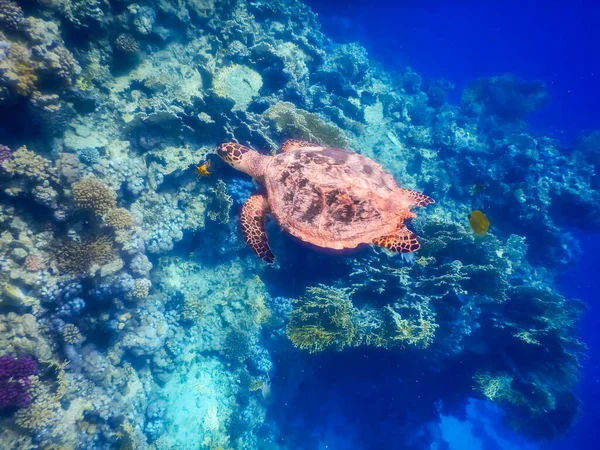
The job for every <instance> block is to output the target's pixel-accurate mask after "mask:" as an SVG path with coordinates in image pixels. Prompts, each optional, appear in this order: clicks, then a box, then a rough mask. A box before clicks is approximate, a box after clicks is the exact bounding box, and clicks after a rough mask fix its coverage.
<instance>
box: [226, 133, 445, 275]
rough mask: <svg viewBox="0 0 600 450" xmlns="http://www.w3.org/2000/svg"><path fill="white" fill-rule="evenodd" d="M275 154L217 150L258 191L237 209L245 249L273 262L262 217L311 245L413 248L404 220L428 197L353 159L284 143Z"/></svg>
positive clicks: (231, 145)
mask: <svg viewBox="0 0 600 450" xmlns="http://www.w3.org/2000/svg"><path fill="white" fill-rule="evenodd" d="M281 150H282V152H281V153H278V154H276V155H274V156H268V155H262V154H260V153H258V152H257V151H255V150H252V149H251V148H249V147H245V146H243V145H241V144H237V143H235V142H227V143H225V144H221V145H219V147H218V148H217V153H218V155H219V156H220V157H221V158H222V159H223V160H224V161H225V162H226V163H228V164H229V165H231V166H232V167H234V168H236V169H238V170H241V171H242V172H245V173H247V174H248V175H250V176H251V177H253V178H254V179H256V180H257V181H258V182H259V183H260V184H262V185H263V186H264V188H265V192H264V193H261V194H255V195H252V196H251V197H250V198H249V199H248V200H247V201H246V203H244V206H243V207H242V213H241V222H242V231H243V234H244V239H245V240H246V243H247V244H248V245H249V246H250V247H251V248H252V250H254V252H256V254H257V255H258V256H260V257H261V258H262V259H263V260H265V261H266V262H267V263H273V262H274V260H275V256H274V255H273V252H272V251H271V249H270V248H269V244H268V242H267V236H266V234H265V216H266V214H271V215H272V216H273V217H274V218H275V220H276V221H277V223H278V224H279V225H280V226H281V227H282V228H283V229H284V230H286V231H287V232H289V233H290V234H292V235H293V236H296V237H297V238H299V239H301V240H302V241H305V242H309V243H311V244H314V245H316V246H319V247H324V248H332V249H345V248H355V247H357V246H358V245H360V244H374V245H379V246H381V247H385V248H387V249H389V250H392V251H396V252H402V253H409V252H415V251H417V250H418V249H419V247H420V245H419V241H418V240H417V236H416V235H415V234H414V233H413V232H412V231H410V230H409V229H408V228H406V225H405V224H404V221H405V220H406V219H410V218H413V217H416V215H415V213H413V212H411V211H410V208H411V207H412V206H427V205H430V204H432V203H434V200H433V199H432V198H430V197H428V196H426V195H424V194H421V193H419V192H415V191H410V190H408V189H403V188H401V187H400V186H399V185H398V183H396V181H395V180H394V178H393V177H392V175H391V174H390V173H388V172H387V171H385V170H384V169H383V167H381V166H380V165H379V164H377V163H376V162H374V161H372V160H371V159H369V158H367V157H365V156H361V155H359V154H357V153H353V152H350V151H347V150H344V149H339V148H327V147H322V146H319V145H316V144H312V143H310V142H306V141H298V140H289V141H286V142H285V143H284V144H283V145H282V147H281Z"/></svg>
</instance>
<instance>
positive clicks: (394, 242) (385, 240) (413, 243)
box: [373, 227, 421, 253]
mask: <svg viewBox="0 0 600 450" xmlns="http://www.w3.org/2000/svg"><path fill="white" fill-rule="evenodd" d="M373 244H375V245H379V246H380V247H383V248H387V249H388V250H391V251H393V252H400V253H411V252H416V251H417V250H419V249H420V248H421V244H419V241H418V240H417V235H416V234H415V233H413V232H412V231H410V230H409V229H408V228H406V227H404V228H402V229H401V230H400V231H398V232H397V233H396V234H390V235H388V236H382V237H380V238H377V239H374V240H373Z"/></svg>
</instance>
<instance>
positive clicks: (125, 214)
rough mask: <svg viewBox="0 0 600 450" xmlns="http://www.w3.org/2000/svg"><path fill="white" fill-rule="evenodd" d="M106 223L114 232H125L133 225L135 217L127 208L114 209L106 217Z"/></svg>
mask: <svg viewBox="0 0 600 450" xmlns="http://www.w3.org/2000/svg"><path fill="white" fill-rule="evenodd" d="M104 221H105V222H106V224H107V225H109V226H110V227H112V228H113V229H114V230H124V229H126V228H130V227H131V226H132V225H133V217H132V215H131V213H130V212H129V211H128V210H126V209H125V208H112V209H111V210H110V211H108V212H107V213H106V214H105V215H104Z"/></svg>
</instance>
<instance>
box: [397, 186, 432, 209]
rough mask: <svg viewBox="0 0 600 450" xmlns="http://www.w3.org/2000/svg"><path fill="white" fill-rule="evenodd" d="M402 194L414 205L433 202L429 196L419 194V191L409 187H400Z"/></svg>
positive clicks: (425, 204) (424, 204)
mask: <svg viewBox="0 0 600 450" xmlns="http://www.w3.org/2000/svg"><path fill="white" fill-rule="evenodd" d="M400 191H401V192H402V195H404V196H406V198H408V199H409V200H410V202H411V204H412V205H414V206H427V205H432V204H434V203H435V200H434V199H432V198H431V197H429V196H427V195H425V194H421V193H420V192H416V191H411V190H410V189H403V188H400Z"/></svg>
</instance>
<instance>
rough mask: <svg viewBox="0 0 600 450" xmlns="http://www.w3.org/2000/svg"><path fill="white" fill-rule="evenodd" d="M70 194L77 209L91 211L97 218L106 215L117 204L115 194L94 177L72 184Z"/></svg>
mask: <svg viewBox="0 0 600 450" xmlns="http://www.w3.org/2000/svg"><path fill="white" fill-rule="evenodd" d="M72 194H73V200H74V201H75V204H76V205H77V206H78V207H79V208H83V209H89V210H92V211H93V212H94V214H96V215H98V216H101V215H103V214H106V213H107V212H109V211H110V210H111V209H113V208H114V207H115V206H116V204H117V195H116V194H115V192H114V191H113V190H112V189H111V188H109V187H108V186H107V185H105V184H104V183H103V182H102V181H100V180H98V179H97V178H94V177H87V178H84V179H82V180H80V181H78V182H77V183H74V184H73V186H72Z"/></svg>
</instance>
